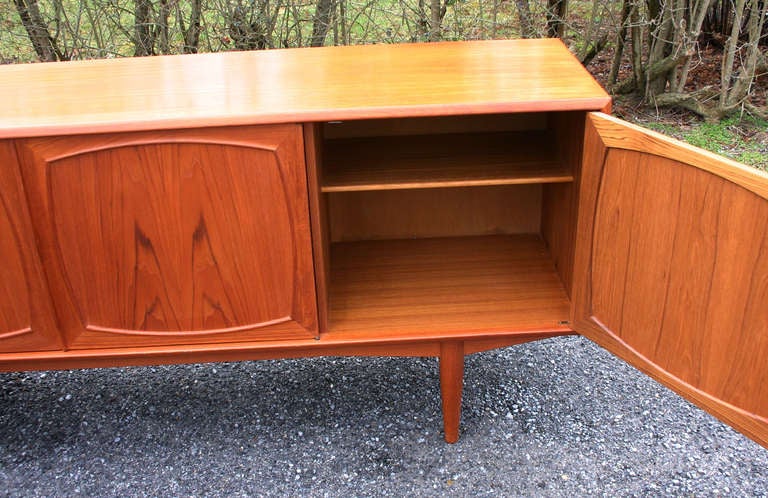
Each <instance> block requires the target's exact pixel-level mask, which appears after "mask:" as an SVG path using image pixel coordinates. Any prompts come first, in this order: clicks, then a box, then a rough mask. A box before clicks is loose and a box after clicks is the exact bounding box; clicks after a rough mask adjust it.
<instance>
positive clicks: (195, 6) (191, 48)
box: [184, 0, 202, 54]
mask: <svg viewBox="0 0 768 498" xmlns="http://www.w3.org/2000/svg"><path fill="white" fill-rule="evenodd" d="M201 15H202V0H192V12H191V13H190V14H189V27H188V28H187V29H186V30H185V31H184V53H185V54H196V53H197V49H198V47H199V45H200V17H201Z"/></svg>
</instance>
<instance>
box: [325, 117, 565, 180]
mask: <svg viewBox="0 0 768 498" xmlns="http://www.w3.org/2000/svg"><path fill="white" fill-rule="evenodd" d="M324 169H325V171H324V177H323V180H322V185H321V189H322V191H323V192H349V191H360V190H393V189H407V188H435V187H468V186H480V185H511V184H523V183H563V182H572V181H573V172H572V171H570V169H569V168H568V167H566V166H564V165H563V164H562V163H561V162H560V161H559V160H558V157H557V147H555V144H554V137H553V136H552V134H551V133H548V132H547V131H538V130H537V131H522V132H521V131H516V132H495V133H468V134H467V133H462V134H436V135H417V136H386V137H363V138H340V139H332V140H326V141H325V151H324Z"/></svg>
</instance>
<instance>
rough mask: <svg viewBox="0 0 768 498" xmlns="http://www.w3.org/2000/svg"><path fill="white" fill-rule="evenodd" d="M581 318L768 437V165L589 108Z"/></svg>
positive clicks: (586, 328)
mask: <svg viewBox="0 0 768 498" xmlns="http://www.w3.org/2000/svg"><path fill="white" fill-rule="evenodd" d="M579 202H580V210H579V221H578V228H577V231H578V232H577V233H578V236H577V240H578V242H577V249H576V267H575V279H574V282H575V284H574V296H573V299H574V317H573V323H574V329H575V330H576V331H577V332H579V333H581V334H582V335H584V336H586V337H588V338H589V339H591V340H593V341H595V342H596V343H598V344H600V345H601V346H603V347H605V348H606V349H608V350H609V351H611V352H612V353H614V354H616V355H618V356H619V357H621V358H623V359H624V360H626V361H627V362H629V363H630V364H632V365H634V366H635V367H637V368H639V369H640V370H642V371H644V372H645V373H647V374H649V375H651V376H652V377H653V378H655V379H656V380H658V381H659V382H661V383H663V384H665V385H666V386H668V387H670V388H672V389H673V390H675V391H676V392H678V393H679V394H681V395H682V396H684V397H685V398H687V399H689V400H690V401H692V402H693V403H695V404H697V405H698V406H700V407H702V408H704V409H705V410H707V411H709V412H710V413H712V414H713V415H715V416H716V417H718V418H719V419H721V420H723V421H724V422H726V423H728V424H730V425H731V426H733V427H734V428H736V429H737V430H739V431H741V432H743V433H744V434H746V435H747V436H749V437H751V438H752V439H754V440H756V441H758V442H759V443H760V444H762V445H763V446H766V447H768V175H765V174H763V173H761V172H758V171H757V170H752V169H750V168H747V167H746V166H743V165H740V164H738V163H735V162H733V161H729V160H727V159H723V158H721V157H719V156H716V155H714V154H710V153H708V152H705V151H702V150H700V149H697V148H695V147H691V146H688V145H685V144H683V143H680V142H677V141H675V140H672V139H668V138H666V137H663V136H662V135H659V134H656V133H653V132H649V131H645V130H643V129H642V128H639V127H636V126H633V125H630V124H628V123H625V122H623V121H621V120H618V119H615V118H612V117H610V116H606V115H604V114H599V113H593V114H590V115H588V117H587V123H586V131H585V143H584V163H583V173H582V180H581V189H580V200H579Z"/></svg>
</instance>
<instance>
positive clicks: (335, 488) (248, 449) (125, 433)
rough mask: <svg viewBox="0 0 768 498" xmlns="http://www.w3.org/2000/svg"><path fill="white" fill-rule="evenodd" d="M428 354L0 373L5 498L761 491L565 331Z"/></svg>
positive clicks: (708, 423)
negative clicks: (461, 370)
mask: <svg viewBox="0 0 768 498" xmlns="http://www.w3.org/2000/svg"><path fill="white" fill-rule="evenodd" d="M465 380H466V386H465V393H464V407H463V415H462V435H461V439H460V441H459V442H458V443H457V444H455V445H448V444H445V443H444V442H443V441H442V434H441V415H440V409H439V397H438V392H439V389H438V377H437V360H435V359H418V358H417V359H411V358H361V359H360V358H318V359H302V360H286V361H262V362H242V363H227V364H205V365H188V366H164V367H154V368H125V369H100V370H83V371H65V372H31V373H12V374H0V403H1V404H0V406H2V412H1V413H0V483H2V484H0V495H4V496H43V495H45V496H64V495H77V494H82V495H90V496H120V497H125V496H147V495H149V496H180V495H187V496H189V495H196V496H199V495H207V496H254V495H265V496H374V495H390V496H392V495H394V496H403V495H406V494H411V495H414V496H438V495H440V496H442V495H455V496H467V495H472V496H499V495H503V496H568V497H573V496H583V495H606V496H619V495H620V496H682V495H686V496H691V495H694V496H723V495H724V496H768V450H766V449H764V448H762V447H760V446H759V445H757V444H756V443H753V442H751V441H750V440H748V439H747V438H745V437H744V436H741V435H739V434H737V433H736V432H734V431H733V430H731V429H730V428H728V427H726V426H724V425H723V424H721V423H720V422H718V421H716V420H715V419H714V418H712V417H710V416H709V415H707V414H705V413H704V412H702V411H701V410H699V409H697V408H695V407H693V406H692V405H690V404H688V403H687V402H686V401H684V400H682V399H681V398H679V397H678V396H677V395H675V394H673V393H672V392H670V391H668V390H666V389H665V388H662V387H659V386H658V385H657V384H656V383H655V382H653V381H652V380H650V379H648V378H646V377H645V376H644V375H642V374H640V373H638V372H637V371H635V370H633V369H632V368H631V367H628V366H626V365H625V364H623V363H622V362H621V361H620V360H617V359H615V358H613V357H612V356H611V355H609V354H608V353H606V352H604V351H602V350H601V349H600V348H598V347H597V346H595V345H593V344H591V343H590V342H588V341H587V340H585V339H583V338H579V337H569V338H559V339H554V340H547V341H541V342H538V343H532V344H527V345H522V346H517V347H513V348H510V349H506V350H502V351H494V352H489V353H482V354H476V355H472V356H470V357H468V358H467V362H466V378H465Z"/></svg>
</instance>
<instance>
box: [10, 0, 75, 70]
mask: <svg viewBox="0 0 768 498" xmlns="http://www.w3.org/2000/svg"><path fill="white" fill-rule="evenodd" d="M14 3H15V5H16V11H17V12H18V13H19V17H20V18H21V23H22V24H23V25H24V29H25V30H26V31H27V35H28V36H29V41H30V42H32V47H33V48H34V49H35V53H36V54H37V57H38V58H39V59H40V60H41V61H43V62H54V61H58V60H66V59H67V57H65V56H64V54H62V53H61V51H60V50H59V49H58V47H57V46H56V41H55V40H54V39H53V37H52V36H51V33H50V31H48V25H47V24H46V22H45V21H44V20H43V16H42V15H41V14H40V8H39V7H38V6H37V0H14Z"/></svg>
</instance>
